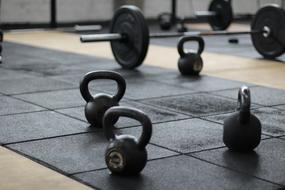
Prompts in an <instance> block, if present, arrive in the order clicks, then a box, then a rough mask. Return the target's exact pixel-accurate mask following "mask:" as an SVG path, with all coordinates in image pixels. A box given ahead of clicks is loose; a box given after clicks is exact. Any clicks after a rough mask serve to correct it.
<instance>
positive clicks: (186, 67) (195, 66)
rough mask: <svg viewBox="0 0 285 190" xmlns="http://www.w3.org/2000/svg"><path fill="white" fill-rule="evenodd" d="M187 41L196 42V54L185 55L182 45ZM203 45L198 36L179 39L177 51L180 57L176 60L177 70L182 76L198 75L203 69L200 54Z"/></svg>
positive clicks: (201, 39)
mask: <svg viewBox="0 0 285 190" xmlns="http://www.w3.org/2000/svg"><path fill="white" fill-rule="evenodd" d="M188 41H196V42H198V45H199V47H198V51H197V52H188V53H185V51H184V48H183V45H184V43H185V42H188ZM204 47H205V43H204V40H203V38H201V37H199V36H186V37H181V38H180V39H179V42H178V45H177V49H178V53H179V55H180V58H179V60H178V69H179V71H180V73H181V74H182V75H198V74H199V73H200V72H201V70H202V68H203V60H202V57H201V53H202V52H203V51H204Z"/></svg>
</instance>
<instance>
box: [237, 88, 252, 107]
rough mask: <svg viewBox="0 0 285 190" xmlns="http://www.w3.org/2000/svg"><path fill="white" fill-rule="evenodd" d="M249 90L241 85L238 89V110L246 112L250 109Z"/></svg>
mask: <svg viewBox="0 0 285 190" xmlns="http://www.w3.org/2000/svg"><path fill="white" fill-rule="evenodd" d="M250 99H251V97H250V90H249V88H248V87H247V86H245V85H243V86H242V87H240V89H239V91H238V110H239V111H242V112H247V111H249V110H250V104H251V100H250Z"/></svg>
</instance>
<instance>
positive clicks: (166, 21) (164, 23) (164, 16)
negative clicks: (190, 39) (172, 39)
mask: <svg viewBox="0 0 285 190" xmlns="http://www.w3.org/2000/svg"><path fill="white" fill-rule="evenodd" d="M158 21H159V26H160V29H161V30H170V29H171V14H170V13H161V14H160V15H158Z"/></svg>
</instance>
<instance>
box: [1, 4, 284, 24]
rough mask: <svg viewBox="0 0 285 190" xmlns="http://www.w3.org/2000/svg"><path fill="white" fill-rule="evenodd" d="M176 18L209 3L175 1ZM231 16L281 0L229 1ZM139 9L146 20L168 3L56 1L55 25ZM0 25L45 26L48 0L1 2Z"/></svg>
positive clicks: (164, 8) (204, 6)
mask: <svg viewBox="0 0 285 190" xmlns="http://www.w3.org/2000/svg"><path fill="white" fill-rule="evenodd" d="M177 1H178V5H177V6H178V7H177V12H178V15H179V16H186V15H187V16H189V15H191V14H193V11H194V10H193V9H195V10H206V9H207V6H208V4H209V2H210V0H177ZM232 1H233V8H234V12H235V14H253V13H255V11H256V10H257V9H258V8H259V7H260V6H262V5H263V4H268V3H277V4H279V5H282V1H283V6H284V1H285V0H258V1H257V0H251V1H248V0H232ZM126 2H127V3H130V4H136V5H138V6H140V7H141V8H142V9H143V11H144V14H145V16H146V17H147V18H156V17H157V15H158V14H159V13H161V12H168V11H169V10H170V6H171V0H141V1H139V0H57V21H58V23H68V22H85V21H106V20H109V19H111V17H112V15H113V10H114V9H115V7H117V6H119V5H121V4H124V3H126ZM0 13H1V15H0V18H1V22H2V23H3V24H7V23H8V24H13V23H30V24H33V23H35V24H36V23H49V21H50V0H2V2H1V12H0Z"/></svg>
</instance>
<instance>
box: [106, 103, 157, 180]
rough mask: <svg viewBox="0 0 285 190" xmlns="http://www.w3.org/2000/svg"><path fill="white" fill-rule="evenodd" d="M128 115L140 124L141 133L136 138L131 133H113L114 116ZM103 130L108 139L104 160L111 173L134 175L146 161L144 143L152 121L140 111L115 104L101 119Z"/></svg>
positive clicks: (149, 134)
mask: <svg viewBox="0 0 285 190" xmlns="http://www.w3.org/2000/svg"><path fill="white" fill-rule="evenodd" d="M120 116H123V117H128V118H132V119H135V120H138V121H139V122H140V123H141V124H142V127H143V129H142V134H141V136H140V138H139V139H138V140H137V139H136V138H135V137H134V136H131V135H115V134H114V131H113V125H114V124H115V122H114V118H117V117H120ZM103 126H104V131H105V134H106V137H107V139H108V140H109V141H110V143H109V145H108V147H107V149H106V152H105V162H106V165H107V167H108V169H109V170H110V171H111V173H112V174H117V175H136V174H139V173H140V172H141V171H142V170H143V168H144V167H145V165H146V163H147V151H146V145H147V144H148V143H149V141H150V138H151V134H152V123H151V121H150V119H149V117H148V116H147V115H146V114H145V113H144V112H142V111H140V110H138V109H134V108H129V107H123V106H116V107H112V108H110V109H108V110H107V111H106V113H105V115H104V119H103Z"/></svg>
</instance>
